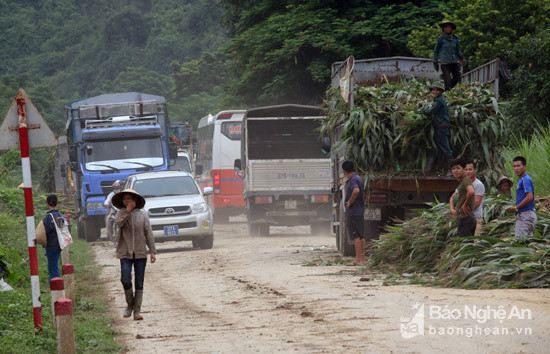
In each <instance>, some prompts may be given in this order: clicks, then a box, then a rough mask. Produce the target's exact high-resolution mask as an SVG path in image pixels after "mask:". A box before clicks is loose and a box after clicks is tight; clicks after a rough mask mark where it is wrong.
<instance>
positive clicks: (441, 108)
mask: <svg viewBox="0 0 550 354" xmlns="http://www.w3.org/2000/svg"><path fill="white" fill-rule="evenodd" d="M431 90H432V94H433V97H434V101H433V104H432V105H431V107H430V108H425V109H424V110H423V112H424V114H425V115H428V116H433V119H432V125H433V127H434V142H435V146H434V147H432V149H431V150H430V158H429V159H428V163H427V164H426V168H425V169H424V174H428V173H429V172H430V170H431V169H432V167H433V165H434V163H435V162H436V161H437V157H438V156H439V154H440V153H441V154H443V156H445V159H447V161H449V162H450V161H451V160H452V158H453V152H452V151H451V145H450V143H449V141H450V139H451V131H450V129H451V117H450V116H449V109H448V108H447V101H446V100H445V97H444V96H443V91H445V89H444V88H443V85H442V84H441V83H437V82H436V83H435V84H433V85H432V87H431Z"/></svg>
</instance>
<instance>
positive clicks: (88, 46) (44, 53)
mask: <svg viewBox="0 0 550 354" xmlns="http://www.w3.org/2000/svg"><path fill="white" fill-rule="evenodd" d="M222 13H223V11H222V9H221V8H219V7H218V6H217V5H216V2H215V0H186V1H178V0H157V1H152V0H138V1H135V0H109V1H107V0H94V1H86V0H32V1H31V0H26V1H9V0H1V1H0V33H1V35H0V47H1V48H2V51H0V99H1V101H0V107H1V108H2V109H1V111H2V114H4V113H5V111H6V108H7V105H8V104H9V103H10V100H11V99H12V98H13V95H14V94H15V92H16V89H17V88H18V87H24V88H25V89H26V90H27V92H28V93H29V95H30V96H31V98H32V100H33V102H35V104H37V105H38V106H39V109H40V110H41V111H42V112H43V113H45V116H46V119H47V121H48V123H49V124H50V126H51V127H52V129H54V130H55V131H56V132H57V133H61V132H62V130H63V107H64V105H65V104H66V103H67V102H68V101H70V100H73V99H78V98H83V97H88V96H93V95H97V94H101V93H106V92H117V91H128V90H136V91H142V92H147V93H153V94H159V95H166V96H169V95H170V93H171V91H172V89H173V85H174V82H173V78H172V76H171V70H172V69H171V65H170V64H171V63H172V62H173V61H178V62H188V61H190V60H193V59H197V58H199V57H200V56H201V54H202V53H203V52H207V51H213V50H215V49H216V48H218V47H220V46H223V45H224V44H225V43H226V41H227V37H226V35H225V32H224V31H223V30H222V29H221V27H220V26H219V21H218V20H219V17H220V16H221V15H222ZM172 111H173V113H175V114H173V119H188V118H190V117H183V116H182V117H180V115H183V112H181V111H180V110H178V107H177V106H174V107H173V109H172Z"/></svg>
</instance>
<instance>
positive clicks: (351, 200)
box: [342, 161, 366, 265]
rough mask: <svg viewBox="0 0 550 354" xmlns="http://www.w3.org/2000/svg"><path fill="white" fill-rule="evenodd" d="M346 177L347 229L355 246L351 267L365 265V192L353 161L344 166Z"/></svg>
mask: <svg viewBox="0 0 550 354" xmlns="http://www.w3.org/2000/svg"><path fill="white" fill-rule="evenodd" d="M342 170H344V175H345V176H346V178H347V179H348V181H347V183H346V197H345V199H344V201H345V203H346V204H345V206H346V227H347V229H348V235H349V237H350V238H351V239H352V240H353V242H354V245H355V261H354V262H353V263H350V264H349V265H357V264H365V263H366V259H365V247H366V243H365V238H364V236H363V229H364V215H365V206H364V205H365V190H364V188H363V180H362V179H361V177H359V176H358V175H357V174H356V173H355V165H354V164H353V162H352V161H345V162H344V163H343V164H342Z"/></svg>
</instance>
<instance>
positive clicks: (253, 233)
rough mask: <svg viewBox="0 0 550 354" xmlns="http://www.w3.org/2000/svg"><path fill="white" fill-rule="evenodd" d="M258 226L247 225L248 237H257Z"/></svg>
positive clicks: (258, 233) (258, 232)
mask: <svg viewBox="0 0 550 354" xmlns="http://www.w3.org/2000/svg"><path fill="white" fill-rule="evenodd" d="M258 226H259V225H258V224H248V234H249V235H250V236H259V235H260V228H259V227H258Z"/></svg>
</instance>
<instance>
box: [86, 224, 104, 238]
mask: <svg viewBox="0 0 550 354" xmlns="http://www.w3.org/2000/svg"><path fill="white" fill-rule="evenodd" d="M85 223H86V241H88V242H93V241H95V240H97V239H98V238H99V236H101V229H100V227H99V225H98V224H97V223H96V222H95V220H93V219H92V220H89V219H88V220H86V221H85Z"/></svg>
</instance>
